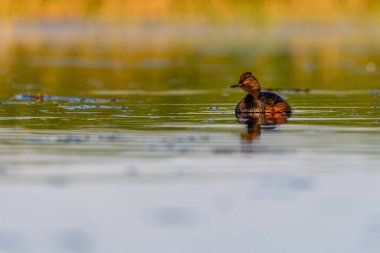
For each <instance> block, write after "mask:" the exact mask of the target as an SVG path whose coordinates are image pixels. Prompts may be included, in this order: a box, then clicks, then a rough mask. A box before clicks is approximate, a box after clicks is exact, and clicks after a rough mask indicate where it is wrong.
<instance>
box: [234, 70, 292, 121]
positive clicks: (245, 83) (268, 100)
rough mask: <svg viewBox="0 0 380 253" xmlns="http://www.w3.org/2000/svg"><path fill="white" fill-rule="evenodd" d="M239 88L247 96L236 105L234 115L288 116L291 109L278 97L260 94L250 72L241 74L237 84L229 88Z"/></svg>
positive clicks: (258, 87) (267, 93) (257, 84)
mask: <svg viewBox="0 0 380 253" xmlns="http://www.w3.org/2000/svg"><path fill="white" fill-rule="evenodd" d="M234 87H239V88H241V89H242V90H244V91H245V92H247V93H248V94H247V95H246V96H245V97H244V98H243V99H242V100H241V101H240V102H239V103H238V104H237V105H236V107H235V114H236V115H238V114H241V113H265V114H275V113H282V114H287V115H290V114H291V112H292V108H291V107H290V105H289V104H288V103H287V102H286V101H285V100H284V99H283V98H281V97H280V96H278V95H276V94H274V93H271V92H261V87H260V83H259V81H258V80H257V78H256V77H254V76H253V75H252V73H251V72H246V73H243V74H242V75H241V76H240V80H239V83H238V84H235V85H232V86H231V88H234Z"/></svg>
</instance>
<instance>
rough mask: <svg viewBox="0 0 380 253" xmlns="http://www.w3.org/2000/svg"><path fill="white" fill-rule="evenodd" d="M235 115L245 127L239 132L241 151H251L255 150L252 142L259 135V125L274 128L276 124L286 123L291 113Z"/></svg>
mask: <svg viewBox="0 0 380 253" xmlns="http://www.w3.org/2000/svg"><path fill="white" fill-rule="evenodd" d="M235 116H236V118H237V120H238V121H239V123H240V124H245V125H246V127H247V128H246V129H247V130H246V132H245V133H243V134H241V140H242V152H243V153H253V152H255V146H254V142H255V141H257V140H258V139H259V137H260V135H261V127H262V126H265V128H269V127H271V128H276V125H279V124H286V123H287V120H288V118H289V117H290V116H291V113H290V112H287V113H285V112H284V113H272V114H266V113H236V114H235Z"/></svg>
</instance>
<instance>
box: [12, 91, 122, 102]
mask: <svg viewBox="0 0 380 253" xmlns="http://www.w3.org/2000/svg"><path fill="white" fill-rule="evenodd" d="M11 100H22V101H31V100H32V101H39V102H42V101H65V102H76V103H115V102H122V100H120V99H99V98H79V97H60V96H48V95H44V94H38V93H37V94H18V95H16V96H14V97H13V98H12V99H11Z"/></svg>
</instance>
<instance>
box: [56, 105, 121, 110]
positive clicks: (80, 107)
mask: <svg viewBox="0 0 380 253" xmlns="http://www.w3.org/2000/svg"><path fill="white" fill-rule="evenodd" d="M58 107H59V108H63V109H67V110H91V109H109V110H119V109H124V108H125V107H124V106H106V105H59V106H58Z"/></svg>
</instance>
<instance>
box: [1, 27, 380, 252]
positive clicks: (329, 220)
mask: <svg viewBox="0 0 380 253" xmlns="http://www.w3.org/2000/svg"><path fill="white" fill-rule="evenodd" d="M69 34H70V33H69ZM144 36H146V35H144V34H143V35H142V37H141V38H145V37H144ZM172 36H173V35H172ZM272 36H273V35H270V36H269V35H267V37H263V38H262V40H261V42H260V41H259V42H257V43H251V41H252V40H251V39H252V38H256V37H255V33H253V34H249V35H247V36H246V37H244V36H243V37H242V39H241V40H239V41H230V40H227V43H226V44H220V43H219V44H218V43H214V44H213V45H210V43H208V38H209V37H208V35H207V33H204V32H202V29H200V33H199V38H197V39H194V40H191V41H190V42H189V41H181V40H179V39H177V40H168V41H166V40H163V41H161V43H157V44H155V43H154V42H152V41H146V40H143V39H142V40H141V41H140V43H141V45H139V46H136V44H135V43H134V42H133V41H132V42H131V41H130V40H129V39H128V36H127V38H119V37H117V39H114V40H110V42H108V43H105V42H104V41H103V40H100V41H94V38H93V37H91V36H88V37H86V36H83V37H80V38H81V39H79V40H77V39H75V40H73V41H71V40H68V41H66V40H64V41H61V43H58V42H57V41H55V40H54V39H52V38H51V37H49V36H46V37H42V38H44V39H41V40H40V41H37V42H35V43H24V42H23V41H20V40H17V39H15V40H14V41H12V42H11V43H9V44H7V47H8V49H9V50H7V52H6V53H4V55H5V56H6V57H4V58H2V60H0V74H1V88H0V91H1V99H0V145H1V165H0V181H1V182H2V186H1V187H0V195H1V199H2V206H3V208H2V209H1V210H0V217H2V224H1V225H0V251H4V252H25V251H27V252H68V251H71V252H120V251H123V252H129V251H133V252H153V251H154V252H252V251H256V252H377V251H378V250H379V249H380V244H379V243H378V240H377V239H378V237H379V226H380V216H379V214H380V206H379V205H378V201H377V198H376V192H377V191H378V190H379V186H378V185H379V184H378V182H379V180H380V174H379V168H380V160H379V150H380V138H379V133H380V128H379V126H380V96H379V94H380V86H379V80H380V79H379V72H378V67H377V66H379V64H380V58H379V55H380V54H379V52H380V50H379V47H378V46H377V45H378V44H376V43H375V41H372V40H371V39H373V38H370V39H369V40H367V42H366V43H365V44H364V45H363V43H362V40H350V41H346V40H344V38H335V40H333V41H331V40H322V42H320V43H317V42H313V40H312V39H310V38H309V39H308V38H306V39H305V40H304V41H303V43H301V42H299V41H297V40H295V39H293V37H291V36H289V35H286V36H285V35H283V36H280V35H279V34H277V35H276V36H274V37H276V38H277V39H278V40H276V41H277V42H273V41H272V42H271V43H269V44H268V43H267V42H268V41H270V40H271V38H272ZM297 38H299V37H297ZM368 41H370V42H368ZM213 42H215V41H213ZM338 42H340V43H342V44H340V43H338ZM296 45H297V46H298V47H296ZM331 45H335V47H333V48H331V47H330V46H331ZM295 48H297V50H296V49H295ZM336 48H338V49H340V50H339V51H337V50H335V49H336ZM348 49H349V50H348ZM245 71H252V72H254V73H255V75H257V77H258V78H259V80H261V82H262V86H263V87H265V88H267V89H273V90H274V91H275V92H276V93H278V94H280V95H281V96H282V97H284V98H286V99H287V101H288V102H289V103H290V104H291V105H292V107H293V109H294V112H293V114H292V116H291V117H290V118H289V119H287V123H286V124H280V125H262V126H261V129H260V131H259V132H257V131H256V132H254V133H250V132H247V131H248V128H247V125H246V124H244V123H242V122H239V121H238V120H237V119H236V118H235V115H234V106H235V104H236V103H237V102H238V101H239V100H240V99H241V97H242V96H243V95H244V94H243V93H242V92H241V91H239V90H233V89H229V88H228V87H229V86H230V85H231V84H232V83H234V82H236V80H237V79H238V77H239V75H240V74H241V73H242V72H245ZM147 241H149V243H147ZM131 249H133V250H131Z"/></svg>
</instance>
